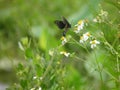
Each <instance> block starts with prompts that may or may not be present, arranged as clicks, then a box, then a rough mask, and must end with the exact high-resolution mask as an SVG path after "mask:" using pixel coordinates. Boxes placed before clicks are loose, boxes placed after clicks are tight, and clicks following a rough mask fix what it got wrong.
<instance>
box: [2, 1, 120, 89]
mask: <svg viewBox="0 0 120 90" xmlns="http://www.w3.org/2000/svg"><path fill="white" fill-rule="evenodd" d="M2 2H4V1H2ZM93 2H94V3H93ZM39 3H42V4H40V5H38V4H39ZM63 3H64V5H63ZM73 3H74V4H73ZM81 3H82V4H80V5H81V7H80V5H79V0H76V1H72V0H70V1H69V2H67V1H65V0H61V1H58V2H56V1H54V0H53V2H48V1H43V0H39V1H37V0H36V1H33V0H30V2H29V3H28V2H27V0H26V1H22V0H18V1H15V0H13V2H12V4H11V5H14V6H15V5H18V4H19V5H18V6H15V9H14V10H12V12H11V15H12V14H13V13H14V14H13V15H14V20H16V19H17V20H16V22H17V25H15V26H18V29H20V30H22V31H21V35H20V37H18V38H19V39H20V38H21V39H20V41H19V42H18V45H19V48H20V49H21V51H22V52H23V53H24V55H23V56H24V58H25V61H24V62H23V63H22V62H21V63H20V64H18V66H17V68H16V72H17V77H18V82H17V83H15V84H14V85H11V86H10V87H9V88H8V89H7V90H41V89H42V90H88V89H91V90H113V89H114V90H119V88H120V31H119V29H120V25H119V14H120V11H119V9H120V2H119V1H117V0H116V1H114V0H111V1H109V0H105V1H102V0H91V1H88V0H86V2H82V1H81ZM69 5H70V6H69ZM30 6H34V8H33V7H30ZM79 7H80V9H79ZM18 10H19V11H18ZM39 10H40V12H39ZM69 11H70V12H69ZM18 12H19V13H20V14H18ZM76 12H77V13H76ZM61 13H62V14H64V15H65V16H69V19H68V21H70V22H71V25H72V28H71V29H70V30H69V31H68V32H67V34H66V37H62V39H61V40H60V37H61V36H62V34H60V33H62V31H57V30H56V29H57V28H56V27H54V24H53V21H54V19H55V18H56V17H58V15H60V14H61ZM72 13H74V14H72ZM3 14H4V13H3ZM2 16H3V15H2ZM51 16H52V18H50V17H51ZM5 17H6V16H5ZM9 17H10V16H9ZM12 17H13V16H12ZM33 17H34V18H33ZM38 18H40V19H38ZM4 19H5V18H3V21H5V20H4ZM11 20H13V19H10V22H11ZM46 21H47V22H46ZM22 22H23V23H25V26H24V25H23V24H21V23H22ZM51 22H52V23H51ZM2 23H3V22H2ZM8 23H9V22H8ZM38 23H39V24H38ZM5 25H6V24H5ZM10 26H12V24H11V25H10ZM3 29H6V26H5V28H3ZM10 29H11V30H12V29H13V30H16V29H14V28H13V26H12V27H11V28H10ZM29 29H30V31H29V32H28V31H27V33H26V34H28V35H23V34H25V31H24V30H29ZM54 29H55V30H54ZM2 32H3V31H2ZM22 33H23V34H22ZM1 35H4V33H2V34H1ZM22 36H25V37H23V38H22ZM10 37H12V36H10ZM12 38H13V37H12ZM16 41H18V40H16Z"/></svg>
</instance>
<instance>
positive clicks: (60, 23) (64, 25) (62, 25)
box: [55, 17, 71, 36]
mask: <svg viewBox="0 0 120 90" xmlns="http://www.w3.org/2000/svg"><path fill="white" fill-rule="evenodd" d="M62 19H63V20H55V24H56V25H57V26H58V28H60V29H64V31H63V36H66V32H67V31H68V29H69V28H71V25H70V23H69V22H68V21H67V19H66V18H65V17H62Z"/></svg>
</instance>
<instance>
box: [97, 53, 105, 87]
mask: <svg viewBox="0 0 120 90" xmlns="http://www.w3.org/2000/svg"><path fill="white" fill-rule="evenodd" d="M95 60H96V64H97V68H98V70H99V73H100V79H101V84H102V85H104V84H103V78H102V71H101V68H100V65H99V62H98V60H97V56H96V53H95Z"/></svg>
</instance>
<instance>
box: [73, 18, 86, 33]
mask: <svg viewBox="0 0 120 90" xmlns="http://www.w3.org/2000/svg"><path fill="white" fill-rule="evenodd" d="M75 27H76V28H75V31H74V32H75V33H79V32H80V31H81V30H82V29H83V27H84V20H80V21H78V23H77V24H76V25H75Z"/></svg>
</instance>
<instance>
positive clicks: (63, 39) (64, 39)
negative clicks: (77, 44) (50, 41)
mask: <svg viewBox="0 0 120 90" xmlns="http://www.w3.org/2000/svg"><path fill="white" fill-rule="evenodd" d="M61 40H62V45H64V44H65V43H67V39H66V38H65V37H64V36H63V37H62V38H61Z"/></svg>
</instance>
